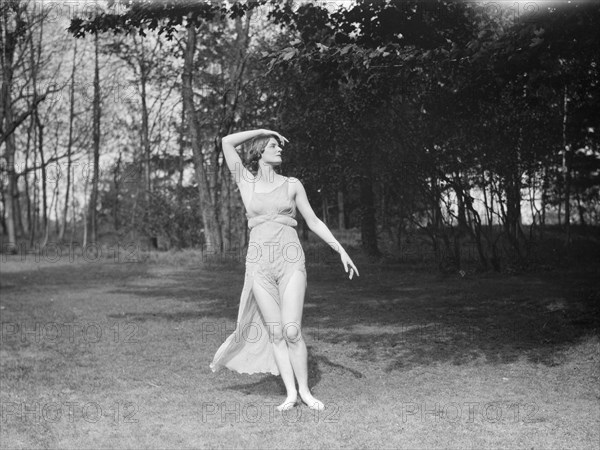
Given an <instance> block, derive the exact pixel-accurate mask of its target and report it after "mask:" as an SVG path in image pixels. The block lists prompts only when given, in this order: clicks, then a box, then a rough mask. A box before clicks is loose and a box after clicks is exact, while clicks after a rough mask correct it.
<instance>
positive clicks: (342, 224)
mask: <svg viewBox="0 0 600 450" xmlns="http://www.w3.org/2000/svg"><path fill="white" fill-rule="evenodd" d="M337 204H338V228H339V229H340V230H345V229H346V215H345V212H344V193H343V192H342V190H341V189H340V190H338V193H337Z"/></svg>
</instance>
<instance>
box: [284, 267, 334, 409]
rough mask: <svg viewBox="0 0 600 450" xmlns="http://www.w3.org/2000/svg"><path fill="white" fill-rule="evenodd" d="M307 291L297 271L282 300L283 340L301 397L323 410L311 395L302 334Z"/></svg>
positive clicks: (308, 403)
mask: <svg viewBox="0 0 600 450" xmlns="http://www.w3.org/2000/svg"><path fill="white" fill-rule="evenodd" d="M305 291H306V275H305V274H304V272H302V271H300V270H297V271H295V272H294V273H293V274H292V276H291V277H290V280H289V282H288V285H287V286H286V288H285V292H284V293H283V298H282V299H281V321H282V323H283V330H282V332H283V338H284V339H285V340H286V341H287V344H288V348H289V355H290V361H291V362H292V367H293V369H294V374H295V375H296V379H297V380H298V391H299V393H300V397H301V398H302V400H303V401H304V403H306V404H307V405H308V406H309V407H310V408H312V409H318V410H322V409H323V408H324V405H323V403H322V402H321V401H319V400H317V399H316V398H314V397H313V395H312V394H311V393H310V389H309V388H308V352H307V350H306V343H305V342H304V338H303V337H302V333H301V326H302V310H303V308H304V294H305Z"/></svg>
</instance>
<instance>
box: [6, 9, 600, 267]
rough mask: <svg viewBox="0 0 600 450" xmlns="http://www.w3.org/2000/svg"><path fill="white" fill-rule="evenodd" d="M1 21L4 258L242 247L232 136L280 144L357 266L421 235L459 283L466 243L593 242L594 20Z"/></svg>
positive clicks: (219, 12) (124, 15)
mask: <svg viewBox="0 0 600 450" xmlns="http://www.w3.org/2000/svg"><path fill="white" fill-rule="evenodd" d="M0 8H2V30H3V32H2V42H1V45H2V69H3V70H2V99H1V102H0V103H1V109H0V119H1V120H0V124H1V130H0V132H1V136H2V151H3V153H2V155H3V167H2V170H3V177H2V229H3V234H4V236H5V237H4V238H3V243H4V245H3V247H5V249H8V250H10V249H12V248H15V247H16V245H17V243H18V242H19V241H20V240H21V241H22V240H26V241H28V242H31V243H33V242H34V241H41V242H42V246H43V244H44V243H47V242H48V241H49V240H53V239H55V240H56V241H59V242H65V241H67V240H70V242H71V243H72V242H73V240H79V239H82V240H83V242H84V243H85V242H99V241H101V240H102V238H108V237H115V236H116V237H117V238H119V239H123V238H124V237H127V238H130V239H136V240H140V239H148V240H149V241H148V242H149V243H150V244H151V245H156V244H157V242H156V239H157V238H160V239H161V240H162V241H164V242H166V243H167V244H166V246H168V247H178V248H185V247H195V246H203V247H209V248H211V250H212V251H217V252H227V251H230V250H232V249H235V248H240V247H244V246H245V245H247V230H246V226H245V214H244V213H245V211H244V208H243V205H242V204H241V199H240V196H239V194H238V193H237V191H236V185H235V180H233V179H232V176H231V174H230V173H229V171H228V169H227V166H226V164H225V162H224V160H223V155H222V153H221V148H220V138H221V137H223V136H224V135H227V134H229V133H231V132H233V131H238V130H242V129H248V128H273V129H277V130H279V131H280V132H282V134H284V135H285V136H286V137H288V138H289V139H290V141H291V145H290V147H289V151H288V152H286V153H287V154H286V155H285V158H284V159H285V161H284V164H283V166H282V168H281V170H282V171H283V172H284V173H285V174H286V175H291V176H296V177H298V178H299V179H301V180H302V181H303V183H304V184H305V186H306V188H307V192H308V194H309V198H310V200H311V203H312V204H313V207H315V210H316V211H317V212H318V213H319V215H320V216H321V218H322V219H323V220H324V221H325V222H326V223H327V224H328V225H329V226H331V227H335V228H337V229H339V230H342V229H346V228H357V229H359V230H360V237H361V243H362V249H363V250H364V252H365V253H366V254H367V255H370V256H373V257H378V256H380V255H381V254H382V247H386V244H387V248H385V251H388V250H389V248H390V245H389V243H391V249H392V251H393V250H394V249H395V250H397V251H400V249H401V248H402V245H403V243H404V242H405V241H406V239H407V237H408V236H410V235H411V233H415V232H418V233H419V235H420V236H423V237H426V239H427V241H428V242H429V245H430V247H431V249H432V250H433V252H434V253H435V254H436V255H438V256H439V258H438V259H439V262H440V264H448V265H450V266H451V267H452V268H455V269H460V267H461V265H462V261H461V256H462V255H464V246H465V244H468V245H472V246H473V247H474V248H475V249H476V255H477V262H478V264H479V265H480V266H481V267H482V268H484V269H496V270H501V269H502V268H503V267H504V266H506V264H507V263H508V261H511V262H516V263H518V264H527V262H528V260H529V259H530V257H531V248H532V245H533V244H535V242H536V241H537V240H539V239H542V238H543V237H544V233H545V232H546V231H547V230H548V229H549V226H551V225H558V226H559V228H560V229H561V230H562V231H561V232H562V236H563V240H564V245H565V246H567V247H568V246H569V245H570V242H571V237H572V225H573V224H574V223H579V224H581V225H598V219H599V212H600V209H599V206H598V205H599V202H598V197H599V192H600V189H599V186H600V152H599V150H598V117H599V115H598V107H597V105H598V104H599V98H598V97H599V95H598V94H599V87H598V59H599V58H598V52H597V48H599V44H600V36H599V31H598V30H597V26H595V24H596V23H598V19H600V7H599V6H597V5H595V4H593V3H589V2H577V1H571V2H567V1H564V2H562V1H561V2H552V3H549V4H543V3H531V4H520V3H514V4H511V5H508V4H501V3H497V2H489V3H485V2H482V3H475V2H466V3H458V2H450V1H441V0H435V1H434V0H432V1H425V2H423V1H389V2H383V1H368V0H363V1H357V2H354V3H352V4H349V5H345V6H341V7H332V5H329V4H327V3H324V2H323V3H319V2H306V3H302V4H300V5H298V4H297V3H294V2H276V1H267V0H265V1H256V2H232V3H229V4H218V3H211V2H205V3H198V2H192V3H190V2H185V1H176V0H172V1H168V2H155V1H133V2H129V3H128V4H126V5H122V4H120V3H114V2H107V4H106V5H104V7H102V8H101V7H98V9H97V10H93V11H86V14H85V15H75V16H72V17H55V19H56V20H53V21H49V19H48V17H49V11H44V9H43V8H42V9H41V10H37V11H32V10H30V9H28V2H24V1H18V0H11V1H8V2H5V3H3V4H2V6H0ZM55 16H56V14H55ZM50 37H56V39H62V40H61V41H60V42H62V44H61V45H62V47H61V48H60V49H59V50H56V49H55V48H52V47H50V46H49V42H48V41H49V40H50ZM53 52H55V53H58V54H60V56H61V58H62V59H59V60H57V59H56V58H55V57H53V56H52V55H53ZM54 56H55V55H54ZM111 77H112V81H113V83H114V80H115V79H116V80H117V83H116V85H117V86H118V87H119V89H120V91H119V92H120V94H119V93H116V90H115V89H114V84H113V88H111V87H110V86H111V84H110V82H109V80H111ZM82 80H85V81H84V82H82ZM48 81H50V83H49V82H48ZM39 86H44V87H45V89H44V90H39V89H38V87H39ZM123 86H128V88H127V89H123ZM123 92H125V93H126V94H123ZM57 93H60V97H61V101H60V102H58V101H54V102H53V101H52V97H53V95H57ZM67 93H68V94H67ZM241 151H242V153H244V149H241ZM57 164H58V167H60V168H61V169H64V170H61V176H60V177H59V179H58V180H56V181H55V182H49V180H48V178H49V171H50V172H51V170H52V169H51V168H52V167H57ZM84 164H87V166H86V167H87V168H89V170H87V174H86V176H85V177H79V179H78V178H77V177H75V176H74V174H75V172H74V170H73V167H82V166H83V165H84ZM77 165H78V166H77ZM103 168H104V170H101V169H103ZM54 178H56V176H52V174H51V175H50V181H52V180H53V179H54ZM524 212H525V213H526V215H527V220H526V221H524V218H523V214H524ZM415 230H416V231H415ZM304 232H305V233H306V230H305V229H304Z"/></svg>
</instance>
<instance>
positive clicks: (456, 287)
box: [2, 263, 600, 392]
mask: <svg viewBox="0 0 600 450" xmlns="http://www.w3.org/2000/svg"><path fill="white" fill-rule="evenodd" d="M149 267H151V266H147V265H144V264H137V265H136V264H133V265H123V264H98V265H94V266H93V268H92V267H90V265H87V266H86V265H79V266H73V265H72V266H70V267H68V268H65V267H64V266H57V267H44V268H40V269H37V270H26V271H20V272H15V273H8V274H3V275H2V278H3V279H2V284H3V286H10V287H11V291H12V290H14V289H19V288H21V287H24V286H27V285H31V284H35V285H37V286H38V287H39V286H44V285H55V284H63V285H68V284H74V285H75V284H77V285H81V284H84V285H90V284H107V283H110V285H111V286H112V287H109V288H108V291H109V292H111V293H119V294H125V295H129V296H134V297H137V298H139V299H144V298H147V299H161V298H168V299H176V300H179V301H184V302H190V303H193V304H194V305H195V311H194V312H156V313H153V312H151V311H144V312H140V311H131V312H125V314H124V315H118V318H127V319H128V320H132V321H149V320H150V321H166V322H178V321H184V320H194V321H217V320H221V321H224V320H227V321H230V322H234V321H235V320H236V318H237V311H238V306H239V299H240V294H241V290H242V287H243V280H244V267H243V265H241V264H240V265H239V267H238V269H237V270H228V271H224V272H218V271H216V270H212V271H211V270H206V269H193V268H189V269H179V270H171V271H168V272H166V273H165V274H164V275H163V278H164V281H163V280H161V277H160V276H159V277H157V276H156V274H151V273H150V269H149ZM152 267H154V268H156V266H152ZM307 269H308V286H309V287H308V291H307V296H306V299H305V309H304V318H303V323H304V326H305V327H309V328H310V329H316V330H317V332H316V337H315V339H313V342H314V344H315V346H314V349H313V351H312V354H311V357H310V361H311V363H310V364H311V383H312V385H315V384H316V383H317V382H318V380H320V377H321V372H320V371H321V370H332V371H336V370H346V371H348V373H351V374H352V375H353V376H355V377H360V376H362V374H360V373H359V372H357V371H355V370H354V369H351V368H347V367H343V366H341V365H339V364H338V363H337V362H335V361H330V360H328V359H327V358H325V357H324V356H322V355H319V354H318V348H319V344H318V343H319V341H322V342H327V343H333V344H340V345H346V344H352V348H354V354H353V355H352V356H353V357H354V358H356V359H360V360H362V361H370V362H373V363H376V364H378V365H380V366H383V367H384V368H385V369H386V370H388V371H393V370H404V369H407V368H411V367H414V366H426V365H430V364H436V363H451V364H457V365H460V364H466V363H469V362H472V361H474V360H476V359H480V358H484V360H485V361H486V362H488V363H492V364H496V363H510V362H514V361H516V360H517V359H519V358H521V357H525V358H526V359H528V360H529V361H532V362H535V363H542V364H545V365H548V366H552V365H558V364H561V363H562V362H563V361H564V350H566V349H568V348H569V346H571V345H572V344H575V343H577V342H578V341H580V340H582V339H584V338H586V337H587V336H590V335H597V334H598V331H599V329H600V320H599V318H600V294H599V289H598V286H597V281H596V280H597V269H596V268H594V267H590V268H588V269H587V270H584V269H579V270H574V269H571V270H562V271H555V272H548V273H538V274H526V275H521V276H504V275H494V274H487V275H486V274H484V275H479V276H476V277H465V278H462V277H460V276H458V275H457V276H440V275H436V274H428V273H425V272H411V271H410V268H409V267H407V266H391V265H388V266H383V267H382V266H377V265H368V264H363V266H362V267H360V272H361V276H360V277H358V278H355V279H353V280H348V279H347V277H346V276H345V274H344V272H343V269H341V268H340V267H338V265H337V263H336V264H333V265H330V264H320V265H319V264H313V265H312V266H311V265H310V264H307ZM23 280H27V281H26V282H25V281H23ZM145 280H147V281H145ZM23 283H27V284H26V285H24V284H23ZM146 283H147V284H148V286H145V284H146ZM109 317H113V316H109ZM115 317H116V316H115ZM113 318H114V317H113ZM326 367H327V369H325V368H326ZM269 378H270V377H268V378H267V379H264V380H261V381H259V382H258V383H257V384H256V385H253V384H251V385H240V386H238V387H232V388H239V389H240V390H243V389H250V390H252V391H253V392H255V389H262V388H263V387H262V386H263V383H264V389H265V390H268V391H271V390H272V388H273V385H272V384H270V383H273V382H274V381H269ZM315 380H316V381H315ZM281 387H282V385H281V384H280V385H279V388H281Z"/></svg>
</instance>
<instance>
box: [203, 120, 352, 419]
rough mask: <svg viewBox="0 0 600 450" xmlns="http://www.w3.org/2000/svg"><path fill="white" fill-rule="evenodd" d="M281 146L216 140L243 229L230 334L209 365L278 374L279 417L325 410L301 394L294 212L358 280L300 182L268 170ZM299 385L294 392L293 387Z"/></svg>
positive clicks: (277, 140) (301, 267) (274, 138)
mask: <svg viewBox="0 0 600 450" xmlns="http://www.w3.org/2000/svg"><path fill="white" fill-rule="evenodd" d="M247 141H251V142H250V168H251V169H252V170H253V171H254V172H256V174H253V173H252V172H251V171H250V170H248V169H247V168H246V167H244V165H243V164H242V161H241V159H240V157H239V155H238V154H237V152H236V150H235V147H237V146H239V145H241V144H243V143H245V142H247ZM286 142H288V140H287V139H286V138H284V137H283V136H281V135H280V134H279V133H277V132H275V131H270V130H252V131H243V132H240V133H234V134H230V135H229V136H225V137H224V138H223V140H222V146H223V154H224V156H225V160H226V162H227V166H228V167H229V170H230V171H231V173H232V174H233V175H234V177H235V181H236V184H237V185H238V187H239V190H240V194H241V195H242V201H243V203H244V206H245V207H246V211H247V213H246V217H247V218H248V227H249V228H250V230H251V231H250V239H249V244H248V252H247V255H246V277H245V281H244V288H243V290H242V295H241V299H240V307H239V311H238V321H237V327H236V329H235V331H234V332H233V333H232V334H231V335H230V336H229V337H228V338H227V339H226V341H225V342H224V343H223V344H222V345H221V347H220V348H219V350H218V351H217V353H216V354H215V357H214V360H213V362H212V363H211V365H210V367H211V369H212V370H213V371H217V370H219V369H220V368H221V367H227V368H228V369H231V370H235V371H237V372H240V373H261V372H269V373H272V374H274V375H279V374H281V378H282V379H283V382H284V384H285V388H286V391H287V397H286V399H285V401H284V402H283V403H282V404H281V405H279V406H278V407H277V409H278V410H280V411H283V410H287V409H290V408H292V407H293V406H294V405H296V404H297V402H298V394H300V398H301V399H302V401H303V402H304V403H306V404H307V405H308V406H309V407H310V408H312V409H317V410H322V409H323V408H324V405H323V403H322V402H321V401H319V400H317V399H316V398H314V397H313V395H312V394H311V392H310V390H309V388H308V369H307V351H306V344H305V342H304V339H303V337H302V334H301V332H300V329H301V324H302V309H303V306H304V293H305V291H306V286H307V281H306V268H305V256H304V252H303V250H302V246H301V244H300V241H299V239H298V234H297V232H296V229H295V228H294V227H296V226H297V224H298V223H297V221H296V220H295V216H296V208H297V209H298V210H299V211H300V213H301V214H302V216H303V217H304V220H306V223H307V225H308V226H309V228H310V229H311V230H312V231H313V232H314V233H315V234H316V235H317V236H319V237H320V238H321V239H323V240H324V241H325V242H327V243H328V244H329V245H330V246H331V247H332V248H333V249H334V250H335V251H337V252H338V253H339V254H340V257H341V260H342V264H343V265H344V270H345V271H346V273H348V271H349V278H350V279H352V277H353V275H354V274H356V275H357V276H358V275H359V273H358V270H357V269H356V266H355V265H354V263H353V262H352V260H351V259H350V257H349V256H348V253H346V251H345V250H344V248H343V247H342V246H341V245H340V243H339V242H338V241H337V240H336V239H335V238H334V237H333V234H331V231H330V230H329V228H327V225H325V224H324V223H323V222H322V221H321V220H320V219H319V218H318V217H317V216H316V215H315V213H314V212H313V210H312V208H311V206H310V204H309V202H308V199H307V197H306V192H305V190H304V186H303V185H302V183H301V182H300V181H299V180H298V179H296V178H293V177H284V176H282V175H279V174H277V173H276V172H275V170H274V168H275V167H277V166H279V165H280V164H281V161H282V159H281V153H282V147H283V146H284V145H285V143H286ZM294 376H295V378H296V380H297V381H298V390H296V384H295V382H294Z"/></svg>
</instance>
